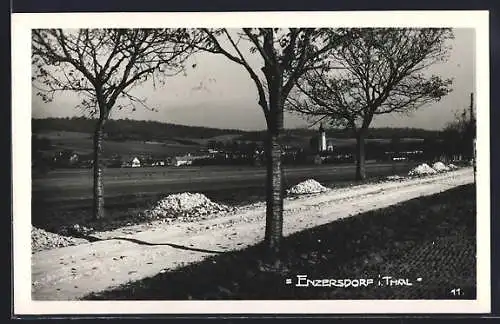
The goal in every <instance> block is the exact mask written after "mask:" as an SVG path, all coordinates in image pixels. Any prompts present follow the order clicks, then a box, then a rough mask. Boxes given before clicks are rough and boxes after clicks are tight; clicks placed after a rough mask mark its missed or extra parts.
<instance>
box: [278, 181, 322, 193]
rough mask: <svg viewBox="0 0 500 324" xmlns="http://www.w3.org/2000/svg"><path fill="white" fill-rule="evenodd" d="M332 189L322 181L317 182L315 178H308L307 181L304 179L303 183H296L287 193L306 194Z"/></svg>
mask: <svg viewBox="0 0 500 324" xmlns="http://www.w3.org/2000/svg"><path fill="white" fill-rule="evenodd" d="M328 190H330V189H329V188H327V187H324V186H323V185H321V183H319V182H317V181H316V180H313V179H308V180H306V181H302V182H301V183H298V184H296V185H295V186H293V187H291V188H290V189H288V190H287V194H289V195H290V194H291V195H306V194H314V193H320V192H325V191H328Z"/></svg>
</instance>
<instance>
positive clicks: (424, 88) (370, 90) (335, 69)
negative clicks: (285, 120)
mask: <svg viewBox="0 0 500 324" xmlns="http://www.w3.org/2000/svg"><path fill="white" fill-rule="evenodd" d="M344 32H345V33H347V34H348V35H349V37H348V38H349V41H348V42H345V43H344V45H343V46H341V47H339V48H338V49H336V50H334V51H331V52H330V53H331V55H330V56H329V58H328V64H327V66H328V69H327V71H325V70H323V71H318V70H313V71H308V72H307V73H306V74H305V75H304V76H303V77H302V78H301V79H300V80H299V82H298V84H297V88H296V89H298V91H296V92H295V93H294V94H293V95H292V96H291V97H290V98H289V100H288V101H287V108H288V109H290V110H291V111H295V112H298V113H300V114H304V115H306V116H308V117H309V118H310V119H312V120H315V121H316V122H317V121H320V120H328V121H329V122H330V123H331V125H332V126H336V127H343V128H346V129H348V130H350V131H351V132H352V133H353V135H354V136H355V137H356V179H358V180H363V179H365V176H366V174H365V149H364V139H365V135H366V133H367V130H368V128H369V126H370V124H371V122H372V120H373V118H374V117H375V116H378V115H382V114H389V113H409V112H411V111H414V110H416V109H418V108H419V107H422V106H424V105H426V104H429V103H431V102H434V101H439V100H440V99H441V98H442V97H443V96H445V95H447V94H448V93H449V92H450V91H451V90H450V85H451V82H452V81H451V80H450V79H446V80H443V79H442V78H440V77H438V76H436V75H427V74H426V73H425V72H426V69H427V68H428V67H430V66H431V65H433V64H435V63H438V62H442V61H445V60H446V59H447V57H448V53H449V47H448V45H447V40H449V39H451V38H453V33H452V31H451V30H450V29H436V28H422V29H410V28H407V29H397V28H370V29H346V30H344Z"/></svg>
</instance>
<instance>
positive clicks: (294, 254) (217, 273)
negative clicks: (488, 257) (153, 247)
mask: <svg viewBox="0 0 500 324" xmlns="http://www.w3.org/2000/svg"><path fill="white" fill-rule="evenodd" d="M475 204H476V199H475V187H474V186H473V185H466V186H461V187H458V188H455V189H451V190H448V191H446V192H443V193H440V194H436V195H432V196H428V197H422V198H417V199H413V200H410V201H408V202H404V203H401V204H398V205H395V206H392V207H389V208H385V209H381V210H376V211H371V212H367V213H364V214H360V215H358V216H354V217H350V218H346V219H343V220H340V221H336V222H333V223H330V224H327V225H323V226H319V227H316V228H313V229H310V230H305V231H302V232H299V233H296V234H294V235H291V236H289V237H287V238H285V239H284V242H283V248H282V253H281V255H280V259H281V261H282V265H283V267H282V269H283V270H282V271H281V272H269V271H265V269H263V268H262V263H261V262H260V260H261V256H262V255H263V251H262V246H261V245H257V246H253V247H250V248H247V249H244V250H241V251H237V252H232V253H224V254H220V255H217V256H214V257H211V258H209V259H207V260H205V261H203V262H200V263H197V264H193V265H189V266H187V267H184V268H181V269H177V270H174V271H170V272H165V273H162V274H158V275H157V276H155V277H152V278H147V279H144V280H140V281H137V282H132V283H130V284H126V285H124V286H121V287H119V288H117V289H114V290H110V291H105V292H101V293H95V294H91V295H89V296H87V297H86V298H85V299H107V300H110V299H111V300H117V299H132V300H186V299H194V300H204V299H209V300H213V299H216V300H217V299H223V300H224V299H226V300H228V299H231V300H238V299H247V300H248V299H250V300H251V299H475V298H476V280H475V277H476V268H475V263H476V237H475V232H476V231H475V229H476V209H475ZM207 274H210V275H207ZM297 275H307V277H308V278H309V279H350V280H353V279H361V278H365V279H369V278H372V279H373V280H374V284H372V285H369V286H367V287H357V288H353V287H343V288H340V287H296V286H295V284H296V281H297V280H296V277H297ZM379 275H380V276H381V278H382V277H384V276H391V277H392V278H404V279H406V280H407V281H405V282H406V284H408V283H411V284H412V285H411V286H410V285H391V284H390V282H389V284H387V281H385V280H384V279H381V285H379V284H378V281H379ZM418 278H421V279H420V281H419V280H418ZM286 279H292V280H293V283H292V284H286ZM387 280H389V279H387ZM457 288H460V291H461V292H462V294H461V295H453V293H452V292H451V291H452V290H453V289H457Z"/></svg>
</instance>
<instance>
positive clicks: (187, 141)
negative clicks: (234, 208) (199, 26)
mask: <svg viewBox="0 0 500 324" xmlns="http://www.w3.org/2000/svg"><path fill="white" fill-rule="evenodd" d="M95 123H96V120H94V119H88V118H83V117H78V118H76V117H75V118H45V119H32V132H33V133H34V134H40V133H50V132H72V133H74V134H78V136H79V137H82V136H83V137H84V136H85V134H88V136H92V134H93V132H94V127H95ZM104 129H105V132H106V138H107V139H108V140H113V141H131V140H132V141H162V142H165V141H174V142H177V143H179V144H184V145H195V144H199V145H205V144H206V143H207V141H209V140H215V141H226V142H227V141H234V140H240V141H264V140H265V137H266V132H265V131H244V130H239V129H219V128H210V127H200V126H186V125H178V124H170V123H161V122H156V121H138V120H130V119H119V120H109V121H107V122H106V125H105V127H104ZM326 132H327V137H329V138H353V136H352V134H351V133H349V132H346V131H345V130H341V129H327V130H326ZM440 134H441V132H440V131H430V130H424V129H417V128H388V127H386V128H372V129H370V130H369V132H368V135H367V138H377V139H381V138H383V139H390V138H394V137H397V138H436V137H439V135H440ZM315 135H317V129H305V128H298V129H286V130H285V135H284V137H285V142H287V143H293V142H304V141H309V139H310V138H311V137H313V136H315Z"/></svg>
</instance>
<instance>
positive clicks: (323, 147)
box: [32, 126, 461, 169]
mask: <svg viewBox="0 0 500 324" xmlns="http://www.w3.org/2000/svg"><path fill="white" fill-rule="evenodd" d="M444 151H445V150H444V149H443V144H441V145H440V143H438V142H435V141H432V143H429V142H428V141H426V140H425V139H421V138H393V139H389V140H385V141H377V140H370V139H367V140H366V143H365V152H366V159H367V161H379V162H380V161H424V160H427V161H428V160H429V159H435V158H437V157H438V158H440V159H444V160H460V159H461V156H456V155H454V156H450V155H449V154H448V155H446V156H444V153H443V152H444ZM282 154H283V162H284V163H285V164H296V165H300V164H330V163H333V164H335V163H350V162H354V161H355V142H353V141H351V142H350V143H349V144H348V145H346V144H345V143H344V144H341V143H340V144H339V142H338V139H335V138H333V139H332V138H328V137H327V136H326V131H325V129H323V127H322V126H320V127H319V129H318V131H317V134H316V135H315V136H313V137H311V138H310V141H309V143H307V145H291V144H287V145H283V153H282ZM265 159H266V157H265V154H264V147H263V143H262V142H258V141H232V142H222V141H215V140H210V141H208V142H207V144H206V145H205V147H202V148H199V149H197V150H194V149H193V151H192V152H185V153H182V154H174V155H171V156H167V155H165V156H152V155H151V154H146V153H145V154H129V155H118V154H113V155H112V156H111V157H109V156H108V157H106V158H105V159H103V160H104V165H105V166H106V167H108V168H141V167H186V166H201V165H256V166H258V165H263V164H264V163H265ZM32 160H33V161H32V164H33V166H34V167H35V166H40V165H41V164H43V166H44V167H46V168H51V169H57V168H90V167H92V164H93V156H92V154H79V153H77V152H76V151H73V150H62V151H57V152H55V153H53V154H52V155H51V156H49V157H47V156H45V157H44V158H43V159H42V158H41V157H40V156H39V155H38V154H37V153H36V152H35V153H34V154H33V159H32ZM42 160H43V161H42Z"/></svg>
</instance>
